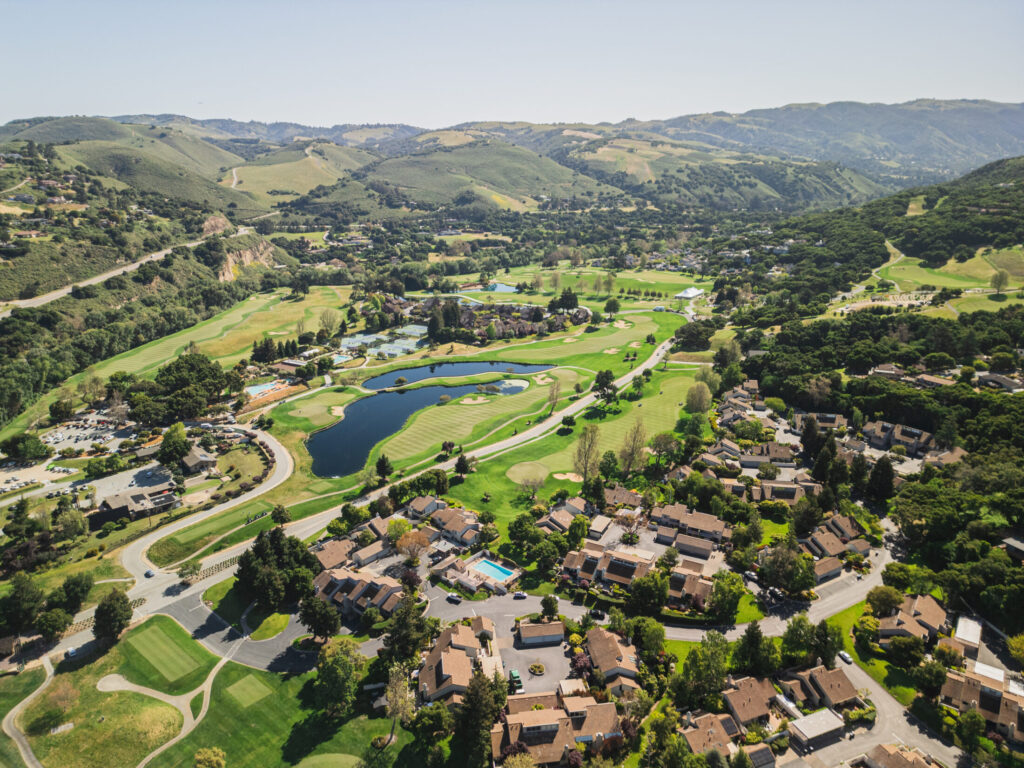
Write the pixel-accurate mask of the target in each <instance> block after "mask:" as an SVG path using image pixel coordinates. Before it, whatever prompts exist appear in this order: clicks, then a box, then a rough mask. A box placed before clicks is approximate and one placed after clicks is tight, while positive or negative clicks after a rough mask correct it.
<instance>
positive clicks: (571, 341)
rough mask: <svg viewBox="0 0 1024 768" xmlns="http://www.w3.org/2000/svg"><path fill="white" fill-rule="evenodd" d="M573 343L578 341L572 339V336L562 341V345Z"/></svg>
mask: <svg viewBox="0 0 1024 768" xmlns="http://www.w3.org/2000/svg"><path fill="white" fill-rule="evenodd" d="M574 341H579V339H576V338H573V337H572V336H570V337H569V338H567V339H562V343H563V344H572V343H573V342H574Z"/></svg>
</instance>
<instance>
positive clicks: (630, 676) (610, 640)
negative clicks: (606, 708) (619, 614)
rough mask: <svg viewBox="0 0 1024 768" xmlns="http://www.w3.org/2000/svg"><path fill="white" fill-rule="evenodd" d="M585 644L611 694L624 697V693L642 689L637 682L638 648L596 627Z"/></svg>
mask: <svg viewBox="0 0 1024 768" xmlns="http://www.w3.org/2000/svg"><path fill="white" fill-rule="evenodd" d="M585 642H586V649H587V654H588V655H589V656H590V660H591V662H592V663H593V665H594V668H595V669H599V670H601V672H602V674H603V675H604V682H605V687H606V688H607V689H608V691H609V692H610V693H612V694H614V695H615V696H622V693H623V691H626V690H630V689H637V688H639V687H640V684H639V683H637V682H636V676H637V673H638V672H639V668H638V667H637V653H636V648H634V647H633V646H632V645H630V644H629V643H627V642H626V641H625V640H623V639H622V638H620V637H619V636H618V635H616V634H614V633H612V632H609V631H608V630H607V629H605V628H604V627H594V628H593V629H591V630H590V631H589V632H587V637H586V641H585Z"/></svg>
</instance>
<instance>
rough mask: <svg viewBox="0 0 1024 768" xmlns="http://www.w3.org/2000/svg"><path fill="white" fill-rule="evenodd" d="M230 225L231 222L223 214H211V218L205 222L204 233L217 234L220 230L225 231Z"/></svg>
mask: <svg viewBox="0 0 1024 768" xmlns="http://www.w3.org/2000/svg"><path fill="white" fill-rule="evenodd" d="M230 226H231V222H230V221H228V220H227V219H225V218H224V217H223V216H211V217H210V218H208V219H207V220H206V221H204V222H203V234H204V235H215V234H217V233H219V232H223V231H224V230H225V229H227V228H228V227H230Z"/></svg>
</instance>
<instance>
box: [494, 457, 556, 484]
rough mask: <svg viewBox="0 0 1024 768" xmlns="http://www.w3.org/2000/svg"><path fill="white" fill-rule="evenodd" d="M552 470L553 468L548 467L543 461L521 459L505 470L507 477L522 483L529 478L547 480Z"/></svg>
mask: <svg viewBox="0 0 1024 768" xmlns="http://www.w3.org/2000/svg"><path fill="white" fill-rule="evenodd" d="M550 472H551V470H550V469H548V465H547V464H544V463H542V462H539V461H521V462H519V463H518V464H513V465H512V466H511V467H509V468H508V469H507V470H506V472H505V477H507V478H508V479H509V480H511V481H512V482H513V483H521V482H522V481H523V480H526V479H528V478H537V479H538V480H545V479H546V478H547V476H548V474H549V473H550Z"/></svg>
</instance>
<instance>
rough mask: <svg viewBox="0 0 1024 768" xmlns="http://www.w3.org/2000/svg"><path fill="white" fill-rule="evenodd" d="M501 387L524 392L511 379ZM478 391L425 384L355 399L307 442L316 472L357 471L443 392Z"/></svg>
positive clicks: (507, 391)
mask: <svg viewBox="0 0 1024 768" xmlns="http://www.w3.org/2000/svg"><path fill="white" fill-rule="evenodd" d="M396 375H397V374H396ZM421 378H425V377H421ZM498 386H500V387H501V394H503V395H512V394H515V393H516V392H522V391H523V387H522V385H519V384H513V383H511V382H509V383H505V384H502V383H500V382H499V384H498ZM476 391H477V387H476V384H463V385H462V386H459V387H442V386H436V387H422V388H420V389H410V390H406V391H393V392H381V393H379V394H376V395H370V396H368V397H364V398H361V399H359V400H356V401H355V402H354V403H352V404H351V405H348V406H346V407H345V418H344V419H342V420H341V421H339V422H338V423H337V424H335V425H334V426H332V427H328V428H327V429H322V430H320V431H319V432H315V433H313V434H312V435H310V436H309V439H308V440H307V441H306V448H307V450H309V455H310V456H311V457H312V458H313V474H315V475H319V476H320V477H344V476H345V475H350V474H352V473H353V472H358V471H359V470H361V469H362V468H363V466H364V465H365V464H366V458H367V457H368V456H369V455H370V451H371V450H372V449H373V446H375V445H376V444H377V443H379V442H380V441H381V440H383V439H385V438H386V437H390V436H391V435H393V434H394V433H395V432H397V431H398V430H400V429H401V428H402V426H403V425H404V424H405V421H406V419H408V418H409V417H410V416H411V415H412V414H414V413H415V412H416V411H418V410H420V409H421V408H426V407H427V406H431V405H432V406H437V403H438V402H439V401H440V398H441V396H442V395H448V396H449V397H451V398H452V399H455V398H457V397H462V396H463V395H468V394H470V393H471V392H476ZM437 407H442V408H444V407H447V406H437Z"/></svg>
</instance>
